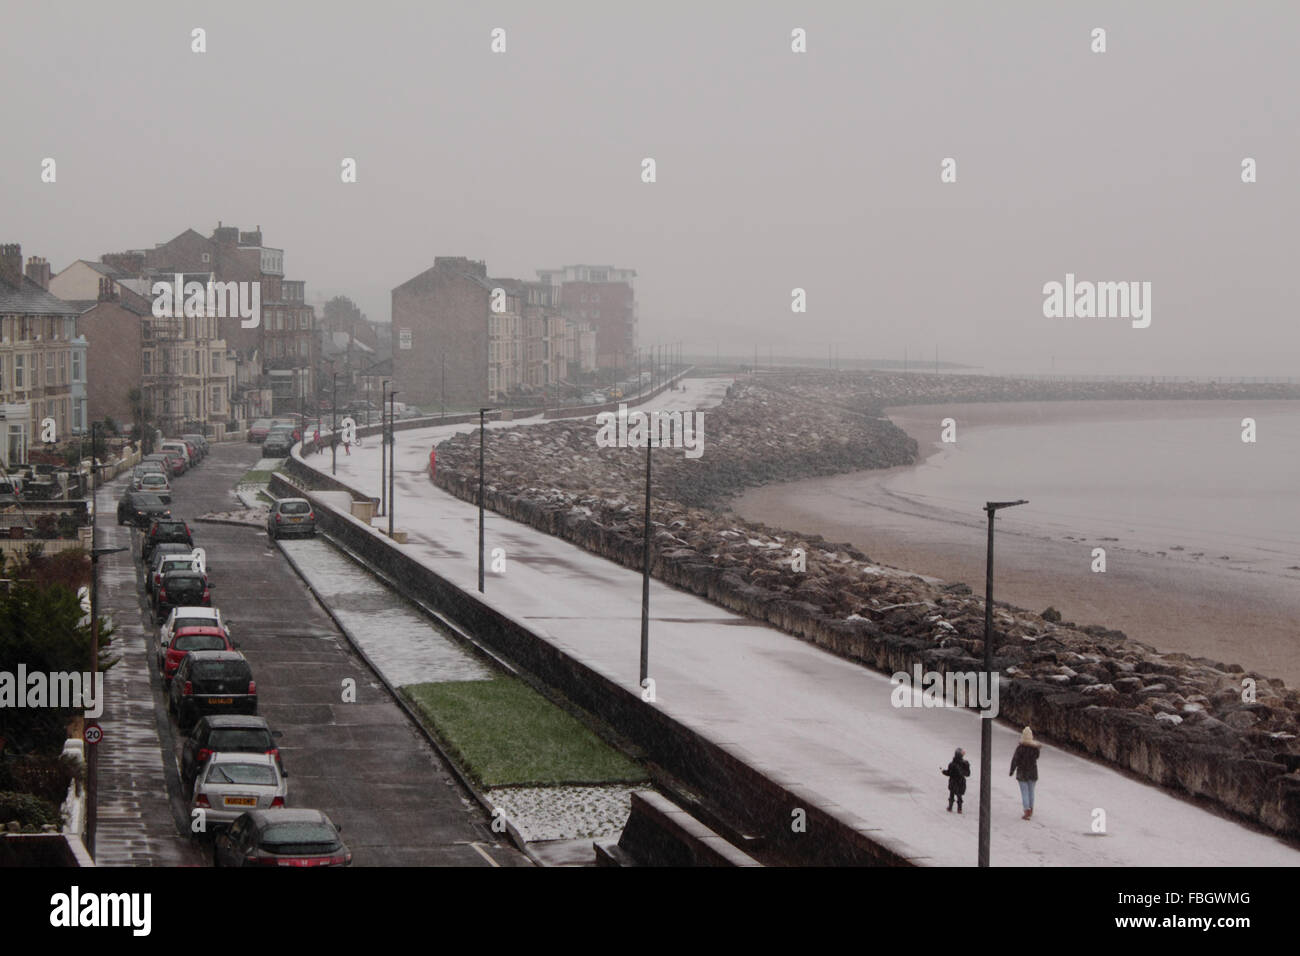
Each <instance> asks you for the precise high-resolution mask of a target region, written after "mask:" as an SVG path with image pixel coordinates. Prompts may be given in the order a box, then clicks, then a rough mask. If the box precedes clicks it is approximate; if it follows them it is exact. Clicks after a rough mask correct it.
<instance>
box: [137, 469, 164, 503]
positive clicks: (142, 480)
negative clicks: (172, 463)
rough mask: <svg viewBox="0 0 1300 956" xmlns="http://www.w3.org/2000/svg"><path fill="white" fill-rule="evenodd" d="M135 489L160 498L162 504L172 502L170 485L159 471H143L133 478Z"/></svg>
mask: <svg viewBox="0 0 1300 956" xmlns="http://www.w3.org/2000/svg"><path fill="white" fill-rule="evenodd" d="M135 490H136V491H148V492H150V493H151V494H155V495H157V496H158V497H159V498H161V499H162V502H163V504H165V505H169V504H171V503H172V485H171V482H170V481H168V480H167V476H166V475H164V474H163V473H162V472H161V471H149V472H145V473H144V474H143V475H140V476H139V477H138V478H136V479H135Z"/></svg>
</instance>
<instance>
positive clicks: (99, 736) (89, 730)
mask: <svg viewBox="0 0 1300 956" xmlns="http://www.w3.org/2000/svg"><path fill="white" fill-rule="evenodd" d="M81 736H82V738H83V739H84V740H85V741H86V743H88V744H97V743H99V742H100V741H101V740H103V739H104V731H102V730H100V729H99V724H86V727H85V729H84V730H82V732H81Z"/></svg>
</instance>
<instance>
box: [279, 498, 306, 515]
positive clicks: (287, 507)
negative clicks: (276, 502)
mask: <svg viewBox="0 0 1300 956" xmlns="http://www.w3.org/2000/svg"><path fill="white" fill-rule="evenodd" d="M280 512H281V513H282V514H287V515H305V514H308V513H310V512H311V505H309V504H308V503H307V502H305V501H285V502H282V503H281V504H280Z"/></svg>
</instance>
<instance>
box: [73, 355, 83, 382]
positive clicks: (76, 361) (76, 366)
mask: <svg viewBox="0 0 1300 956" xmlns="http://www.w3.org/2000/svg"><path fill="white" fill-rule="evenodd" d="M72 380H73V381H74V382H81V381H83V379H82V377H81V349H73V351H72Z"/></svg>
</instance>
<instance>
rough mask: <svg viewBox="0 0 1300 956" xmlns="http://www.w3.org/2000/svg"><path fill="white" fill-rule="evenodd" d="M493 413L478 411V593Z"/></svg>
mask: <svg viewBox="0 0 1300 956" xmlns="http://www.w3.org/2000/svg"><path fill="white" fill-rule="evenodd" d="M490 411H492V409H490V408H480V409H479V410H478V593H479V594H482V593H483V520H484V502H483V439H484V437H485V436H486V434H487V420H486V418H485V417H484V416H486V415H487V413H488V412H490Z"/></svg>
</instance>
